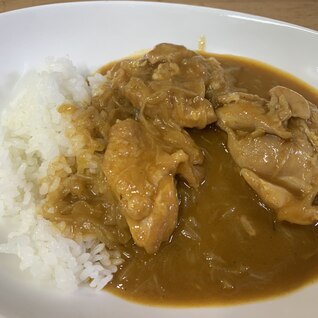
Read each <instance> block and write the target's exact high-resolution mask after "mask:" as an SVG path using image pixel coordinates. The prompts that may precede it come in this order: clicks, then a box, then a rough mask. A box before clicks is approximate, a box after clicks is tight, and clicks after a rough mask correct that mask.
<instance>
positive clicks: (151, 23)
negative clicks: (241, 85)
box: [0, 1, 318, 318]
mask: <svg viewBox="0 0 318 318" xmlns="http://www.w3.org/2000/svg"><path fill="white" fill-rule="evenodd" d="M202 35H203V36H205V38H206V49H207V51H210V52H217V53H227V54H235V55H242V56H246V57H251V58H255V59H258V60H262V61H264V62H267V63H269V64H272V65H274V66H277V67H279V68H281V69H283V70H286V71H288V72H290V73H292V74H294V75H296V76H298V77H299V78H302V79H303V80H304V81H306V82H307V83H309V84H311V85H313V86H315V87H317V88H318V33H317V32H315V31H312V30H309V29H305V28H302V27H298V26H295V25H291V24H287V23H283V22H279V21H274V20H270V19H265V18H260V17H256V16H251V15H246V14H241V13H236V12H230V11H223V10H214V9H208V8H201V7H193V6H182V5H172V4H159V3H144V2H140V3H136V2H102V1H100V2H88V3H76V4H75V3H73V4H60V5H50V6H43V7H35V8H30V9H25V10H20V11H15V12H10V13H4V14H1V15H0V47H1V53H0V88H1V89H2V99H0V106H1V105H2V106H1V107H3V105H4V102H3V101H4V98H5V97H6V96H7V91H6V90H5V89H4V88H6V87H7V86H8V85H9V86H10V85H12V83H13V82H12V79H14V78H15V75H16V74H18V73H21V72H22V71H23V70H24V69H26V68H30V67H34V66H36V65H38V64H39V63H41V62H43V60H44V58H45V57H46V56H56V57H58V56H66V55H68V56H69V57H70V58H71V59H72V60H73V61H75V63H77V64H83V63H85V64H86V65H88V66H89V68H90V69H91V70H94V69H96V68H97V67H98V66H101V65H102V64H104V63H106V62H107V61H110V60H112V59H118V58H120V57H124V56H126V55H129V54H131V53H133V52H136V51H138V50H140V49H147V48H151V47H152V46H153V45H155V44H156V43H159V42H174V43H180V44H184V45H186V46H187V47H189V48H192V49H197V48H198V40H199V38H200V36H202ZM1 89H0V92H1ZM0 191H1V189H0ZM7 261H8V260H7V259H4V258H3V256H1V257H0V266H1V270H0V314H3V315H4V316H5V317H10V318H11V317H23V318H28V317H30V318H36V317H39V318H44V317H45V318H50V317H52V318H53V317H54V318H56V317H68V318H72V317H77V318H81V317H83V318H84V317H90V316H92V317H94V318H99V317H125V318H126V317H129V318H133V317H138V318H144V317H152V318H156V317H158V318H159V317H160V318H161V317H166V318H172V317H173V318H177V317H183V318H185V317H191V318H192V317H197V318H202V317H209V318H215V317H228V318H231V317H236V318H240V317H241V318H243V317H244V318H249V317H253V318H262V317H264V318H265V317H266V318H267V317H280V318H281V317H289V318H299V317H309V315H310V316H313V317H315V316H317V313H318V306H317V305H316V302H317V295H318V284H312V285H309V286H307V287H305V288H303V289H301V290H298V291H296V292H294V293H292V294H288V295H286V296H282V297H279V298H276V299H272V300H267V301H260V302H254V303H251V304H245V305H238V306H233V307H232V306H229V307H211V308H209V307H206V308H190V309H180V308H179V309H178V308H161V307H148V306H142V305H138V304H134V303H130V302H125V301H124V300H121V299H119V298H117V297H114V296H112V295H109V294H107V293H104V292H101V293H98V294H95V293H94V292H91V291H88V290H81V291H79V292H78V293H76V294H72V295H64V294H60V293H57V292H54V291H49V290H45V289H43V288H42V289H41V288H37V287H35V286H33V285H32V284H28V283H26V282H24V281H21V280H20V279H19V277H20V276H21V275H20V274H15V271H14V270H8V268H7V267H6V266H5V263H6V262H7ZM315 314H316V315H315Z"/></svg>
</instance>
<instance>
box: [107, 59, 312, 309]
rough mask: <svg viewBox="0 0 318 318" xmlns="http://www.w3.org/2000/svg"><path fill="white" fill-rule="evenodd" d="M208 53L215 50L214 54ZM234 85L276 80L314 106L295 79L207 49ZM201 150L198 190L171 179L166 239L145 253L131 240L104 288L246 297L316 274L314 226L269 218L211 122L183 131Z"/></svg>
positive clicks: (144, 294) (164, 301)
mask: <svg viewBox="0 0 318 318" xmlns="http://www.w3.org/2000/svg"><path fill="white" fill-rule="evenodd" d="M214 56H215V55H214ZM215 57H216V58H217V59H218V60H219V61H220V62H221V63H222V66H223V67H224V68H225V69H226V70H227V72H228V73H229V74H230V77H232V78H234V79H235V81H234V83H233V84H234V85H235V87H238V88H242V89H246V90H248V92H249V93H253V94H258V95H260V96H261V97H266V98H268V90H269V89H270V88H272V87H273V86H275V85H283V86H286V87H289V88H291V89H294V90H296V91H298V92H299V93H301V94H303V95H304V96H305V97H306V98H307V99H308V100H310V101H311V102H313V103H315V104H316V105H318V95H317V92H316V91H315V90H314V89H311V88H309V87H308V86H307V85H305V84H303V83H302V82H300V81H299V80H297V79H295V78H294V77H291V76H290V75H287V74H286V73H283V72H281V71H279V70H277V69H274V68H271V67H269V66H267V65H264V64H262V63H259V62H255V61H251V60H247V59H244V58H238V57H233V56H220V55H217V56H215ZM189 133H190V135H191V136H192V137H193V138H194V140H195V142H196V143H197V144H198V145H199V146H201V147H202V148H203V149H204V152H205V163H204V168H205V172H206V179H205V182H204V184H203V185H202V186H201V187H200V188H199V190H198V191H195V190H193V189H190V188H188V187H187V186H186V185H185V184H184V183H183V182H182V181H179V197H180V202H181V205H180V211H179V224H178V227H177V229H176V230H175V232H174V233H173V236H172V237H171V240H170V242H169V243H167V244H165V245H163V246H162V247H161V249H160V250H159V252H158V253H157V254H155V255H148V254H147V253H146V252H145V251H144V250H142V249H140V248H138V247H136V246H135V245H134V244H133V243H132V241H130V242H129V243H127V244H126V245H125V246H124V247H122V251H123V254H124V255H125V258H126V261H125V263H124V264H123V265H122V266H121V268H120V270H119V272H118V273H117V274H116V275H115V276H114V279H113V281H112V282H111V284H110V285H108V286H107V288H106V290H108V291H111V292H112V293H114V294H116V295H119V296H120V297H123V298H125V299H129V300H133V301H137V302H142V303H147V304H155V305H174V306H177V305H181V306H191V305H215V304H223V305H224V304H233V303H238V302H248V301H252V300H256V299H260V298H265V297H271V296H274V295H279V294H282V293H286V292H288V291H291V290H294V289H296V288H298V287H300V286H302V285H304V284H306V283H308V282H312V281H313V280H314V279H315V278H316V277H317V275H318V228H317V227H315V226H314V225H312V226H299V225H292V224H289V223H287V222H278V221H276V220H275V213H274V212H272V211H271V210H269V209H268V208H266V207H265V206H264V204H263V203H262V202H261V201H260V200H259V198H258V197H257V195H256V194H255V192H254V191H252V190H251V188H250V187H249V186H248V185H247V184H246V182H245V181H244V180H243V178H242V177H241V176H240V175H239V169H238V168H237V167H236V166H235V164H234V162H233V160H232V158H231V157H230V155H229V153H228V152H227V150H226V135H225V134H224V133H223V132H221V131H220V130H219V129H218V128H216V127H215V125H212V126H210V127H208V128H206V129H204V130H189Z"/></svg>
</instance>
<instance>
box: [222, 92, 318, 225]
mask: <svg viewBox="0 0 318 318" xmlns="http://www.w3.org/2000/svg"><path fill="white" fill-rule="evenodd" d="M270 96H271V99H270V101H265V100H263V99H261V98H259V97H257V96H254V95H249V94H242V93H231V94H227V95H224V96H222V98H221V99H220V100H221V102H222V103H224V106H223V107H220V108H218V109H217V116H218V123H217V124H218V125H219V127H220V128H221V129H223V130H224V131H226V132H227V134H228V148H229V151H230V153H231V156H232V157H233V159H234V160H235V162H236V163H237V165H238V166H239V167H240V168H242V170H241V174H242V176H243V177H244V179H245V180H246V181H247V183H248V184H249V185H250V186H251V187H252V188H253V189H254V190H255V191H256V192H257V193H258V195H259V196H260V198H261V199H262V200H263V201H264V202H265V203H266V204H267V205H268V206H269V207H271V208H273V209H275V210H276V212H277V215H278V218H279V219H281V220H286V221H290V222H293V223H298V224H310V223H313V222H314V221H317V220H318V207H317V206H316V205H315V203H314V199H315V197H316V195H317V190H318V155H317V154H318V153H317V145H318V143H317V141H318V135H317V131H318V130H317V127H318V126H317V125H318V116H317V107H316V106H315V105H313V104H311V103H310V102H308V101H307V100H306V99H305V98H304V97H303V96H301V95H299V94H298V93H296V92H294V91H292V90H290V89H288V88H285V87H281V86H277V87H274V88H273V89H271V90H270Z"/></svg>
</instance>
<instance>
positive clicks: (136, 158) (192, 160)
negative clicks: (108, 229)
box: [103, 119, 203, 253]
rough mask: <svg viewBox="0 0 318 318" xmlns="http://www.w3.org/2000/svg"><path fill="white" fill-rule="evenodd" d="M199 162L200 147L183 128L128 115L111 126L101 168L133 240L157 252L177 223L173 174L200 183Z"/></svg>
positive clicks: (201, 156) (201, 159)
mask: <svg viewBox="0 0 318 318" xmlns="http://www.w3.org/2000/svg"><path fill="white" fill-rule="evenodd" d="M159 125H161V126H160V128H161V129H160V130H159ZM173 134H174V136H172V135H173ZM170 138H172V139H174V138H177V140H174V141H173V142H171V140H170ZM178 140H179V142H180V143H178ZM183 146H184V147H183ZM202 161H203V155H202V152H201V151H200V150H199V149H198V148H197V146H196V145H195V144H194V142H193V141H192V139H191V138H190V137H189V136H188V135H187V133H186V132H185V131H183V130H179V131H178V130H176V131H174V132H173V131H172V128H171V127H165V126H164V125H163V124H162V123H160V124H159V123H150V122H144V123H140V122H137V121H135V120H132V119H126V120H124V121H118V122H117V123H116V124H115V125H114V126H113V127H112V128H111V130H110V135H109V144H108V147H107V149H106V152H105V157H104V162H103V171H104V173H105V176H106V178H107V181H108V183H109V185H110V187H111V189H112V191H113V192H114V194H115V196H116V197H117V199H118V201H119V205H120V208H121V211H122V213H123V215H124V216H125V217H126V220H127V223H128V225H129V228H130V231H131V234H132V237H133V239H134V241H135V242H136V244H137V245H139V246H141V247H144V248H145V249H146V251H147V252H148V253H154V252H156V251H157V250H158V248H159V246H160V244H161V243H162V242H163V241H167V240H168V239H169V237H170V235H171V233H172V232H173V230H174V229H175V227H176V224H177V216H178V197H177V190H176V181H175V179H174V176H175V175H176V174H180V175H181V176H182V177H183V178H185V179H186V180H187V181H188V182H189V184H191V185H192V186H198V185H199V184H200V182H201V181H202V176H203V175H202V173H200V169H197V167H196V166H197V165H199V164H201V163H202Z"/></svg>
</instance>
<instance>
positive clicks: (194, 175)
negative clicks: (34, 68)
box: [42, 44, 318, 305]
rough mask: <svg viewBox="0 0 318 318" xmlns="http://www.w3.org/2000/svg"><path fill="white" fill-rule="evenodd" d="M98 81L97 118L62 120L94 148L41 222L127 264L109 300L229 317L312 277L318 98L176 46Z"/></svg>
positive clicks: (275, 75)
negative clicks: (210, 310) (204, 308)
mask: <svg viewBox="0 0 318 318" xmlns="http://www.w3.org/2000/svg"><path fill="white" fill-rule="evenodd" d="M101 73H102V74H103V75H104V77H105V79H106V80H105V81H104V82H103V85H102V86H101V87H100V89H99V90H98V92H96V94H95V96H93V100H92V103H91V105H90V106H89V107H87V108H86V109H84V110H77V109H75V108H74V107H72V106H71V105H62V106H61V108H60V111H61V113H65V114H66V115H70V116H72V120H73V122H74V125H75V127H76V128H77V130H78V132H79V135H80V140H81V142H83V143H85V144H86V145H87V147H86V149H85V150H83V151H82V152H81V153H80V154H78V155H77V157H76V159H75V160H74V159H72V160H73V161H72V162H69V165H71V166H72V172H71V173H69V174H67V173H65V175H64V176H63V178H62V181H61V183H60V186H59V187H58V189H57V190H56V191H54V192H52V193H49V194H48V199H47V202H46V203H45V205H44V207H43V211H42V213H43V215H44V216H45V217H46V218H48V219H50V220H52V221H53V222H56V223H60V222H63V223H64V224H67V225H68V231H69V235H75V234H76V233H77V232H80V233H81V234H89V233H97V235H98V237H99V238H100V240H101V241H103V242H104V243H105V244H106V245H107V246H108V247H109V248H117V249H120V250H121V251H122V254H123V255H124V257H125V259H126V261H125V263H124V264H123V265H121V268H120V270H119V272H118V273H116V275H115V276H114V279H113V280H112V282H111V283H110V285H108V286H107V290H110V291H112V292H114V293H116V294H118V295H121V296H123V297H125V298H128V299H132V300H136V301H139V302H147V303H152V304H163V305H167V304H173V305H177V304H180V305H191V304H193V305H197V304H200V305H202V304H216V303H223V304H224V303H233V302H239V301H249V300H252V299H256V298H261V297H268V296H271V295H275V294H279V293H283V292H286V291H289V290H292V289H294V288H296V287H299V286H301V285H303V284H304V283H306V282H308V281H310V280H312V279H313V278H314V277H316V275H317V274H318V230H317V228H316V227H315V223H316V222H317V221H318V206H317V205H316V204H317V202H316V201H317V200H316V194H317V192H318V163H317V158H318V157H317V149H318V148H317V147H318V141H317V140H318V112H317V107H316V106H315V104H316V105H318V95H317V93H316V92H315V91H314V90H312V89H310V88H308V87H307V86H306V85H304V84H302V83H301V82H299V81H297V80H296V79H294V78H292V77H290V76H288V75H286V74H284V73H282V72H279V71H277V70H274V69H272V68H270V67H268V66H265V65H262V64H261V63H257V62H253V61H250V60H245V59H242V58H236V57H231V56H215V57H213V56H212V55H208V54H203V53H202V54H198V53H195V52H193V51H190V50H187V49H186V48H184V47H183V46H177V45H172V44H160V45H158V46H156V47H155V48H154V49H153V50H152V51H150V52H148V53H147V54H146V55H145V56H143V57H141V58H134V59H126V60H123V61H119V62H117V63H114V64H112V65H111V66H108V67H105V68H103V69H102V70H101ZM70 160H71V159H70Z"/></svg>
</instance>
